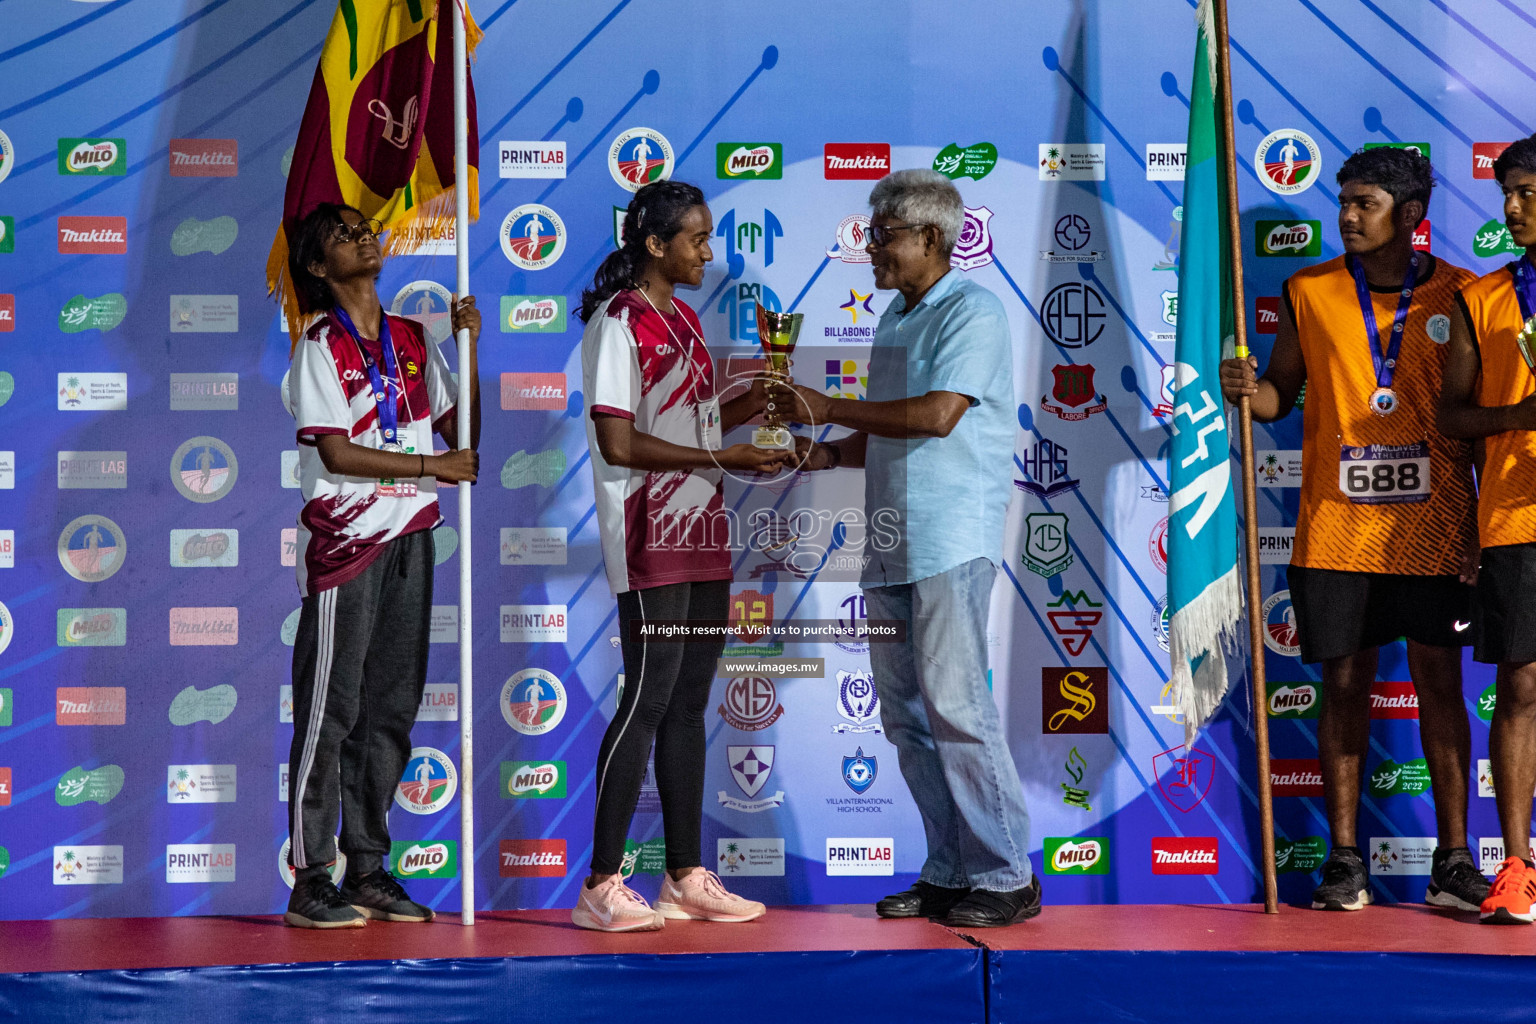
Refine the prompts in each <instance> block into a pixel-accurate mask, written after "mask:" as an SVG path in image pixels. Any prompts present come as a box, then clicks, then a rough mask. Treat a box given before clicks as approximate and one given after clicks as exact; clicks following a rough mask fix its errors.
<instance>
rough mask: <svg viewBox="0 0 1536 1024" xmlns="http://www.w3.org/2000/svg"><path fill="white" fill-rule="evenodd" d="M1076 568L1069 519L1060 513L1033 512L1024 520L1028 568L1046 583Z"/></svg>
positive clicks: (1025, 564) (1025, 559)
mask: <svg viewBox="0 0 1536 1024" xmlns="http://www.w3.org/2000/svg"><path fill="white" fill-rule="evenodd" d="M1071 564H1072V545H1071V538H1070V537H1069V536H1068V534H1067V517H1066V516H1065V515H1063V514H1062V513H1060V512H1031V513H1030V514H1029V515H1027V516H1025V517H1024V567H1025V568H1026V569H1028V570H1029V571H1030V572H1033V573H1038V574H1039V575H1041V576H1044V577H1045V578H1046V579H1050V578H1051V577H1052V576H1055V575H1057V574H1058V573H1060V572H1061V571H1062V570H1063V569H1065V568H1066V567H1067V566H1069V565H1071Z"/></svg>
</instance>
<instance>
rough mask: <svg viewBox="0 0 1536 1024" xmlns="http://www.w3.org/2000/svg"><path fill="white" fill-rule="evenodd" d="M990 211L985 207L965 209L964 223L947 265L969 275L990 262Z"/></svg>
mask: <svg viewBox="0 0 1536 1024" xmlns="http://www.w3.org/2000/svg"><path fill="white" fill-rule="evenodd" d="M991 225H992V211H991V210H989V209H987V208H986V207H985V206H978V207H975V208H972V207H969V206H967V207H966V208H965V222H964V223H963V224H962V225H961V227H960V238H959V240H958V241H956V242H955V249H954V252H952V253H950V255H949V265H950V266H952V267H955V268H956V269H959V270H963V271H966V272H967V273H969V272H970V271H972V270H976V269H978V268H980V267H985V266H986V265H987V264H989V263H991V262H992V226H991Z"/></svg>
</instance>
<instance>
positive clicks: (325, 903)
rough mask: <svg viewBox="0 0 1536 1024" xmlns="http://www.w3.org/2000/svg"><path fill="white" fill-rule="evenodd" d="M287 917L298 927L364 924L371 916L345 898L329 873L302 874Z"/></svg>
mask: <svg viewBox="0 0 1536 1024" xmlns="http://www.w3.org/2000/svg"><path fill="white" fill-rule="evenodd" d="M283 921H284V922H286V923H287V924H290V925H292V926H293V927H295V928H361V927H363V926H364V925H365V924H367V923H368V919H367V918H366V917H364V916H363V915H362V914H360V913H358V912H357V911H356V910H354V909H353V908H352V904H350V903H348V902H347V901H346V900H344V899H342V897H341V893H339V892H337V891H336V886H335V885H333V884H331V880H330V878H329V877H328V876H326V875H316V876H314V877H310V878H299V879H297V880H296V881H295V882H294V883H293V895H291V896H289V897H288V912H287V913H286V914H284V915H283Z"/></svg>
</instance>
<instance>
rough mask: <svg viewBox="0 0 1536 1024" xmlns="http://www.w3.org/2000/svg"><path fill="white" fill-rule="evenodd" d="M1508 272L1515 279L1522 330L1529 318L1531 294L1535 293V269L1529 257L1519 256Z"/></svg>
mask: <svg viewBox="0 0 1536 1024" xmlns="http://www.w3.org/2000/svg"><path fill="white" fill-rule="evenodd" d="M1509 272H1510V274H1511V275H1512V276H1513V277H1514V279H1515V297H1516V298H1518V299H1519V300H1520V326H1521V328H1522V329H1523V328H1524V327H1525V324H1526V321H1528V320H1530V318H1531V310H1532V307H1536V302H1532V300H1531V293H1532V292H1533V291H1536V267H1532V266H1531V258H1530V257H1529V256H1521V257H1520V258H1519V259H1518V260H1516V261H1515V262H1513V263H1511V264H1510V265H1509Z"/></svg>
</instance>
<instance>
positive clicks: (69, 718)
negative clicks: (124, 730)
mask: <svg viewBox="0 0 1536 1024" xmlns="http://www.w3.org/2000/svg"><path fill="white" fill-rule="evenodd" d="M54 696H55V700H56V705H55V711H54V722H55V723H56V724H58V725H122V724H123V723H124V722H125V721H126V720H127V717H128V691H127V689H125V688H124V687H121V686H61V687H59V688H58V689H57V690H56V691H55V694H54Z"/></svg>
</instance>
